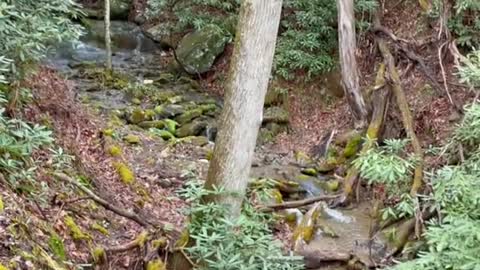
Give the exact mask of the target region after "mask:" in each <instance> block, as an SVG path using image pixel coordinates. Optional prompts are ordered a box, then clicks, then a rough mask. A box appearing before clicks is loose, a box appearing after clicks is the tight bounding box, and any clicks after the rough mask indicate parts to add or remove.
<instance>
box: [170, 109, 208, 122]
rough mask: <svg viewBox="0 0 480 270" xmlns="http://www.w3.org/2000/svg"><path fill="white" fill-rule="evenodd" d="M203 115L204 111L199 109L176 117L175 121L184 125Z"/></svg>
mask: <svg viewBox="0 0 480 270" xmlns="http://www.w3.org/2000/svg"><path fill="white" fill-rule="evenodd" d="M202 114H203V112H202V110H201V109H199V108H197V109H193V110H189V111H186V112H184V113H183V114H181V115H179V116H177V117H175V121H177V122H178V123H179V124H181V125H183V124H185V123H188V122H191V121H192V120H193V119H195V118H197V117H199V116H201V115H202Z"/></svg>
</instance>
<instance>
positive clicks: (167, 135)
mask: <svg viewBox="0 0 480 270" xmlns="http://www.w3.org/2000/svg"><path fill="white" fill-rule="evenodd" d="M155 135H157V136H159V137H161V138H162V139H164V140H166V141H168V140H171V139H173V138H175V135H173V134H172V133H171V132H170V131H168V130H157V131H156V132H155Z"/></svg>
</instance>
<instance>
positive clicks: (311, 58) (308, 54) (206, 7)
mask: <svg viewBox="0 0 480 270" xmlns="http://www.w3.org/2000/svg"><path fill="white" fill-rule="evenodd" d="M148 3H149V14H150V16H154V15H155V14H158V13H160V12H165V10H168V9H171V12H172V13H174V14H175V17H176V20H177V23H176V25H175V29H174V30H173V31H176V32H178V31H180V32H181V31H185V29H201V28H203V27H204V26H205V25H207V24H211V23H213V24H217V25H219V26H220V27H222V28H224V29H225V30H228V31H229V32H230V33H233V28H234V26H235V22H236V16H237V13H238V9H239V7H240V3H241V1H240V0H228V1H221V0H190V1H182V2H178V1H175V0H149V1H148ZM355 4H356V9H357V12H358V13H359V15H361V16H359V18H360V20H359V21H358V26H359V29H364V28H366V27H367V26H368V23H366V22H367V20H366V19H365V14H367V13H368V12H371V11H373V10H374V9H375V8H376V1H374V0H358V1H355ZM162 16H164V15H162ZM281 26H282V27H281V33H280V37H279V40H278V46H277V50H276V56H275V60H274V71H275V73H276V74H277V75H279V76H281V77H283V78H286V79H292V78H294V75H295V73H296V72H304V73H306V75H307V77H313V76H317V75H319V74H321V73H323V72H327V71H330V70H331V69H332V68H334V67H335V64H336V60H335V51H336V48H337V34H336V28H337V15H336V4H335V1H330V0H285V1H284V6H283V17H282V21H281Z"/></svg>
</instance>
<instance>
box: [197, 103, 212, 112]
mask: <svg viewBox="0 0 480 270" xmlns="http://www.w3.org/2000/svg"><path fill="white" fill-rule="evenodd" d="M198 109H200V110H201V111H202V113H207V112H211V111H215V110H216V109H217V105H215V104H204V105H200V106H198Z"/></svg>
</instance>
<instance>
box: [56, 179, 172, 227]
mask: <svg viewBox="0 0 480 270" xmlns="http://www.w3.org/2000/svg"><path fill="white" fill-rule="evenodd" d="M53 175H54V176H55V177H56V178H58V179H59V180H62V181H64V182H67V183H69V184H72V185H74V186H76V187H77V188H79V189H80V190H81V191H83V192H84V193H85V194H87V195H88V196H89V197H90V198H91V199H92V200H94V201H95V202H96V203H98V204H100V205H101V206H103V207H104V208H105V209H107V210H110V211H112V212H114V213H115V214H117V215H120V216H122V217H125V218H128V219H130V220H132V221H134V222H136V223H137V224H138V225H140V226H142V227H149V226H153V227H157V226H159V227H161V228H163V227H165V225H166V224H165V223H162V222H156V223H152V222H148V221H145V220H144V219H142V218H140V216H138V215H137V214H135V213H133V212H130V211H128V210H125V209H121V208H120V207H118V206H115V205H113V204H112V203H110V202H108V201H106V200H105V199H103V198H100V197H99V196H98V195H96V194H95V193H93V191H91V190H90V189H88V188H86V187H85V186H83V185H82V184H80V183H79V182H78V181H76V180H75V179H73V178H71V177H70V176H68V175H66V174H64V173H58V172H56V173H53Z"/></svg>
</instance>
